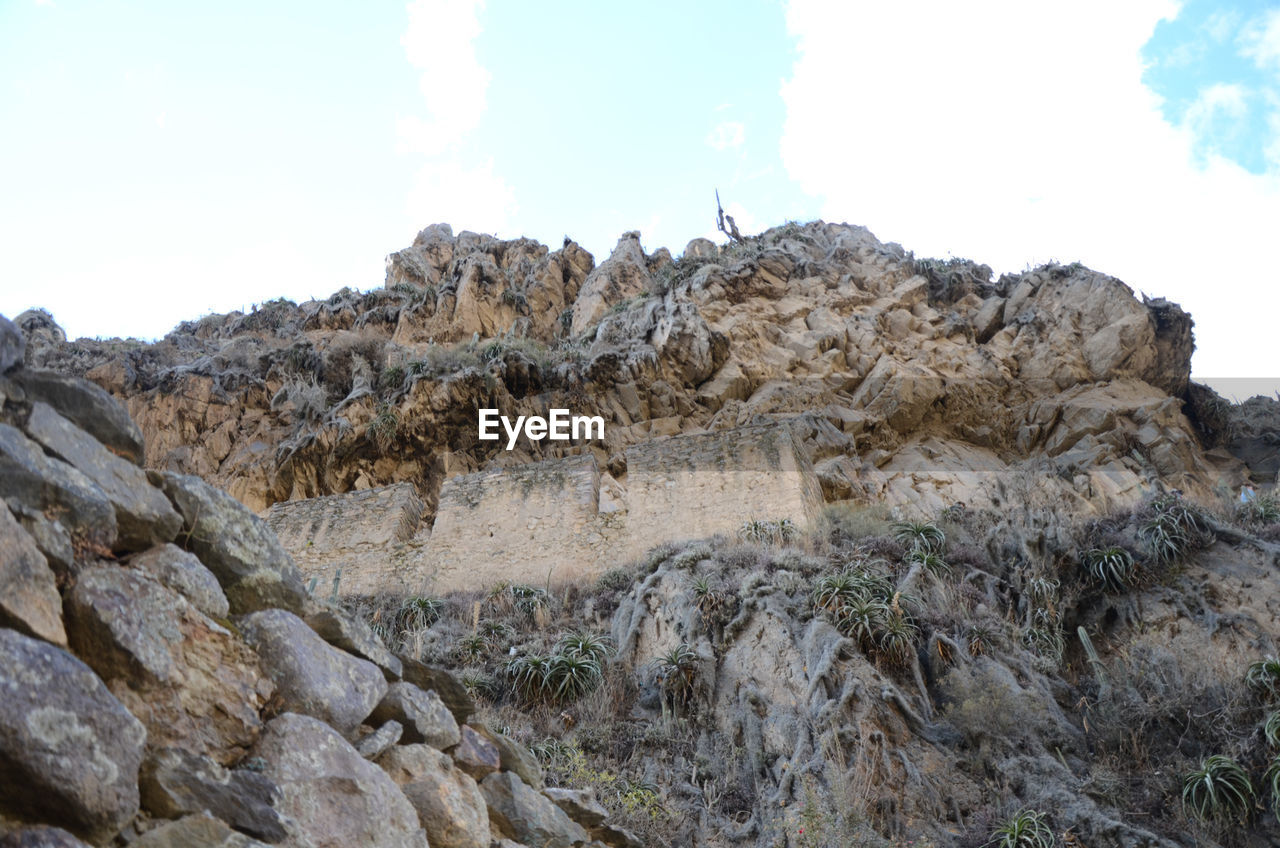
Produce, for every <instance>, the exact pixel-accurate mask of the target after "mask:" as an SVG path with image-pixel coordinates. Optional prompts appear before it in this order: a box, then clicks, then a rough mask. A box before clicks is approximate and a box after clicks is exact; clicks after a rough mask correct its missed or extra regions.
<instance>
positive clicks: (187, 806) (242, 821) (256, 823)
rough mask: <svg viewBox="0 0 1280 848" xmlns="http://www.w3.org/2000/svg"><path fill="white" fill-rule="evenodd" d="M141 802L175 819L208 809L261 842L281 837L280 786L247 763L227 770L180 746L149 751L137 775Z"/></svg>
mask: <svg viewBox="0 0 1280 848" xmlns="http://www.w3.org/2000/svg"><path fill="white" fill-rule="evenodd" d="M138 791H139V793H140V794H141V798H142V808H143V809H144V810H146V811H147V812H148V813H151V815H153V816H156V817H158V818H168V819H175V818H179V817H180V816H185V815H188V814H191V813H199V812H201V811H204V810H207V811H208V812H210V813H212V814H213V815H215V816H217V817H218V818H219V819H221V820H222V821H224V822H226V823H227V824H229V825H230V826H231V827H233V828H235V829H236V830H238V831H240V832H242V833H246V834H248V835H249V836H252V837H255V838H257V839H261V840H263V841H264V842H279V841H280V840H282V839H284V837H285V835H286V834H285V829H284V824H283V823H282V822H281V821H280V815H279V813H277V812H276V811H275V809H274V808H273V806H272V805H273V804H274V803H275V800H276V797H277V795H278V794H279V789H278V788H277V787H276V785H275V784H274V783H272V782H271V781H270V780H269V779H268V778H266V777H265V776H263V775H262V774H259V773H258V772H254V771H249V770H247V769H236V770H234V771H229V770H227V769H225V768H223V767H222V766H220V765H218V764H217V763H216V762H214V761H213V760H211V759H209V758H208V757H202V756H200V755H198V754H193V753H192V752H190V751H184V750H182V749H181V748H160V749H158V750H155V751H152V752H151V753H150V754H149V755H148V756H147V758H146V760H145V761H144V762H143V763H142V771H141V773H140V774H139V775H138Z"/></svg>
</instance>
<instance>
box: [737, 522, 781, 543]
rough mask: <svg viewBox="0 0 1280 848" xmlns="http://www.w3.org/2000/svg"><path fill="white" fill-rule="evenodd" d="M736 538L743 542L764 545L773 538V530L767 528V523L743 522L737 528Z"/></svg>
mask: <svg viewBox="0 0 1280 848" xmlns="http://www.w3.org/2000/svg"><path fill="white" fill-rule="evenodd" d="M738 536H739V537H741V539H742V540H743V541H744V542H758V543H761V544H764V543H767V542H769V541H770V540H771V539H772V538H773V528H771V527H770V526H769V522H768V521H755V520H753V521H744V522H742V526H741V527H739V528H738Z"/></svg>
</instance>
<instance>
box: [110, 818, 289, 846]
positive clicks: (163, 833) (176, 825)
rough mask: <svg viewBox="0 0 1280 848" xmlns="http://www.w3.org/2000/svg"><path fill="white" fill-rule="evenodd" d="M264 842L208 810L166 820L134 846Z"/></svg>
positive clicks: (218, 844) (258, 844) (235, 844)
mask: <svg viewBox="0 0 1280 848" xmlns="http://www.w3.org/2000/svg"><path fill="white" fill-rule="evenodd" d="M265 844H266V843H263V842H259V841H258V840H256V839H250V838H249V837H247V836H245V835H244V834H243V833H236V832H235V831H234V830H232V829H231V828H229V827H227V825H226V823H225V822H222V821H219V820H218V819H216V818H214V817H213V816H212V815H210V814H209V813H208V812H204V811H201V812H198V813H195V814H194V815H190V816H186V817H185V818H181V819H178V820H177V821H171V822H165V823H164V824H162V825H160V826H159V827H157V828H155V829H154V830H149V831H147V832H146V833H144V834H142V836H141V837H139V838H138V840H137V841H136V842H133V843H130V846H131V848H258V846H264V848H265Z"/></svg>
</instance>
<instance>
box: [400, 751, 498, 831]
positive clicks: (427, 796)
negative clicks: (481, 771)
mask: <svg viewBox="0 0 1280 848" xmlns="http://www.w3.org/2000/svg"><path fill="white" fill-rule="evenodd" d="M378 765H379V766H381V767H382V769H383V770H384V771H386V773H387V774H388V775H390V777H391V779H392V780H394V781H395V782H396V784H397V785H398V786H399V787H400V791H401V792H403V793H404V796H405V797H406V798H408V799H409V803H410V804H412V805H413V808H414V809H415V810H417V811H418V821H420V822H421V823H422V827H423V829H424V830H426V832H427V841H428V842H429V843H430V845H431V848H488V846H489V813H488V810H487V809H486V807H485V799H484V796H483V795H482V794H480V787H479V786H477V785H476V782H475V781H474V780H472V779H471V777H470V776H468V775H467V774H465V773H463V772H462V771H461V770H459V769H457V768H455V767H454V765H453V762H452V761H451V760H450V759H449V756H448V755H447V754H442V753H440V752H439V751H437V750H436V749H435V748H432V747H430V746H427V745H398V746H396V747H394V748H392V749H391V750H390V751H388V752H387V753H385V754H384V755H383V756H382V757H381V758H379V759H378Z"/></svg>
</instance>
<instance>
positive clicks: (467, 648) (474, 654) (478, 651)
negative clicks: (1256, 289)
mask: <svg viewBox="0 0 1280 848" xmlns="http://www.w3.org/2000/svg"><path fill="white" fill-rule="evenodd" d="M488 652H489V643H488V642H487V641H486V640H485V638H484V637H483V636H481V635H480V634H478V633H472V634H471V635H469V636H463V637H462V638H461V639H459V640H458V641H457V642H456V643H454V646H453V654H454V656H456V657H457V658H458V659H460V660H462V661H463V662H479V661H480V660H482V659H484V657H485V655H486V654H487V653H488Z"/></svg>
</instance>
